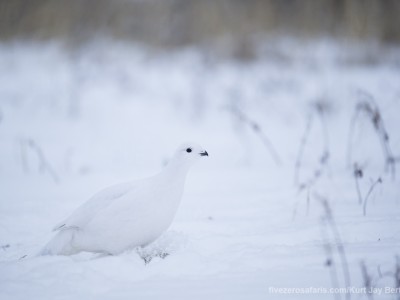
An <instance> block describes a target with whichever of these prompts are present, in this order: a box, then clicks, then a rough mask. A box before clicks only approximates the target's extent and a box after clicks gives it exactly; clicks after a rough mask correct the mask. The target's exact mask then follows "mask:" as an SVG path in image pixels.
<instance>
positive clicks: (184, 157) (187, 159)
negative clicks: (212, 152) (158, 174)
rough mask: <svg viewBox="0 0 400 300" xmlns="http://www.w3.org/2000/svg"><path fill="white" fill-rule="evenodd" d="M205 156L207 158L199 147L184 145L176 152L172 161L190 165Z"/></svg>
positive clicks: (192, 144) (206, 154) (204, 151)
mask: <svg viewBox="0 0 400 300" xmlns="http://www.w3.org/2000/svg"><path fill="white" fill-rule="evenodd" d="M205 156H208V153H207V151H206V150H204V149H203V148H202V147H201V146H200V145H198V144H196V143H185V144H183V145H181V146H180V147H179V148H178V150H176V152H175V155H174V160H175V161H176V162H179V163H180V164H185V165H191V164H193V163H194V162H195V161H197V160H199V159H200V158H202V157H205Z"/></svg>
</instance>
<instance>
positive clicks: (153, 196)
mask: <svg viewBox="0 0 400 300" xmlns="http://www.w3.org/2000/svg"><path fill="white" fill-rule="evenodd" d="M188 149H191V150H190V152H189V151H187V150H188ZM192 149H193V152H195V151H196V152H197V153H193V154H192V155H190V154H191V152H192ZM199 150H200V151H199ZM196 154H200V156H204V155H208V154H207V152H206V151H203V150H202V149H201V148H200V147H199V146H197V145H195V146H193V145H190V146H189V145H185V146H184V147H182V148H180V150H178V151H177V153H176V154H175V156H174V158H173V159H172V161H171V162H170V163H169V164H168V166H167V167H166V168H165V169H164V170H163V171H162V172H161V173H159V174H157V175H155V176H152V177H149V178H146V179H142V180H138V181H133V182H130V183H124V184H119V185H115V186H112V187H109V188H107V189H104V190H103V191H100V192H99V193H97V194H96V195H94V196H93V197H92V198H91V199H89V200H88V201H87V202H86V203H84V204H83V205H82V206H81V207H79V208H78V209H77V210H76V211H75V212H74V213H73V214H72V215H71V216H70V217H69V218H67V219H66V220H65V221H64V222H61V223H60V224H59V225H57V226H56V227H55V228H54V230H57V231H58V233H57V234H56V236H55V237H54V238H53V239H52V240H51V241H50V242H49V243H48V244H47V245H46V247H45V248H44V249H43V250H42V254H59V255H71V254H75V253H79V252H81V251H88V252H98V253H108V254H118V253H121V252H123V251H125V250H127V249H132V248H135V247H138V246H145V245H147V244H149V243H151V242H153V241H154V240H155V239H157V238H158V237H159V236H160V235H161V234H162V233H163V232H164V231H165V230H166V229H167V228H168V227H169V225H170V224H171V222H172V220H173V218H174V216H175V213H176V211H177V209H178V206H179V203H180V200H181V197H182V193H183V188H184V183H185V178H186V174H187V171H188V169H189V167H190V165H191V164H192V162H193V161H194V160H195V158H194V156H195V155H196ZM192 157H193V158H192Z"/></svg>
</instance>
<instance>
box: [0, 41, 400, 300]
mask: <svg viewBox="0 0 400 300" xmlns="http://www.w3.org/2000/svg"><path fill="white" fill-rule="evenodd" d="M266 45H267V46H265V47H264V48H262V49H260V53H261V57H260V58H259V59H257V60H255V61H251V62H232V61H229V60H224V59H217V58H215V57H212V56H207V55H204V54H200V53H198V52H196V51H195V50H190V49H189V50H185V51H180V52H173V53H159V52H156V51H154V50H149V49H145V48H143V47H138V46H132V45H126V44H118V43H113V44H110V43H99V44H97V43H94V44H89V45H88V46H86V47H83V48H82V49H80V50H79V51H67V50H65V48H63V47H62V46H61V45H59V44H46V45H38V44H29V43H12V44H2V45H0V117H1V119H0V299H28V298H29V299H147V298H149V299H269V298H270V299H281V298H285V299H299V298H304V299H334V297H336V299H338V298H342V299H345V298H346V296H351V297H352V298H353V299H360V298H361V299H362V298H367V297H368V296H370V295H368V294H366V293H365V292H363V290H362V288H363V287H365V286H366V285H367V286H368V284H366V282H368V278H370V279H371V283H370V284H371V286H372V287H375V288H376V290H374V295H373V296H374V297H375V298H379V297H380V298H385V299H396V297H397V299H398V298H399V297H400V293H399V290H397V294H396V293H393V292H394V291H393V290H390V291H389V290H388V289H389V288H396V287H397V288H399V287H400V286H399V285H400V279H399V277H400V258H398V261H397V269H396V255H400V251H399V246H400V215H399V212H400V199H399V197H400V190H399V182H400V180H399V177H400V174H396V176H395V177H394V178H393V176H392V175H391V173H390V172H385V170H384V166H385V157H384V152H383V151H382V149H383V146H382V145H389V147H390V150H391V151H392V152H393V156H394V158H395V159H398V157H399V156H400V131H399V128H400V80H399V79H400V50H399V49H396V48H380V47H378V46H377V45H358V46H357V45H356V46H350V45H346V44H340V43H335V42H332V41H319V42H312V43H308V44H304V43H303V44H301V43H299V42H296V41H280V42H277V43H274V44H273V46H271V44H268V43H267V44H266ZM380 51H381V52H380ZM372 99H373V100H372ZM360 102H361V103H364V104H365V103H368V104H369V105H370V108H371V109H372V114H373V115H374V116H375V119H374V120H375V122H378V119H379V122H378V123H376V124H378V126H377V127H374V126H373V124H372V123H373V122H372V121H371V116H370V115H368V113H367V109H364V110H360V112H361V113H360V114H359V115H358V117H357V118H356V119H355V120H356V121H355V122H354V126H353V128H354V130H353V131H352V134H350V131H351V130H350V128H352V127H351V120H352V118H353V116H354V113H355V109H356V105H357V103H360ZM374 105H376V106H377V107H378V108H379V117H380V118H379V117H377V116H378V114H377V112H378V111H377V110H376V107H375V106H374ZM364 108H365V107H364ZM374 109H375V111H374ZM381 120H383V122H384V123H380V122H381ZM382 124H384V126H385V128H386V131H387V133H388V135H389V141H386V142H385V141H384V142H383V144H382V143H381V141H380V139H379V135H378V134H377V132H378V130H376V129H377V128H378V129H379V130H381V127H380V126H381V125H382ZM307 128H309V130H307ZM381 132H382V131H381ZM349 135H350V136H351V145H352V146H351V157H350V159H351V165H353V164H354V163H357V164H358V165H359V166H360V168H361V169H362V173H363V176H362V177H359V178H357V182H358V184H359V188H360V193H361V200H362V201H365V199H366V198H367V204H366V206H365V209H366V215H365V216H364V214H363V205H364V203H362V204H359V198H358V194H357V188H356V178H355V177H354V175H353V173H354V172H353V171H354V170H353V167H352V166H351V167H349V164H348V140H349ZM302 140H303V143H302V142H301V141H302ZM185 141H196V142H199V143H200V144H201V145H202V146H203V147H204V148H205V149H206V150H207V151H208V153H209V154H210V157H209V158H208V159H206V160H202V161H201V162H200V163H199V164H198V165H197V166H196V167H194V168H193V169H192V170H191V172H190V174H189V177H188V178H187V184H186V189H185V194H184V198H183V201H182V205H181V207H180V209H179V212H178V214H177V216H176V219H175V221H174V223H173V224H172V226H171V228H170V229H169V230H168V232H167V233H166V234H165V235H164V236H163V237H161V238H160V239H159V240H158V241H156V242H155V243H154V245H151V246H149V247H148V248H147V249H145V250H144V251H150V252H151V251H153V250H157V249H162V250H165V251H167V252H168V253H169V254H170V255H169V256H167V257H166V258H165V259H161V258H159V257H155V258H154V259H153V260H152V261H151V262H150V263H149V264H145V263H144V261H143V260H142V259H141V258H140V257H139V255H138V254H137V252H136V251H130V252H127V253H124V254H122V255H119V256H107V257H99V255H93V254H88V253H82V254H79V255H75V256H72V257H62V256H60V257H57V256H43V257H37V256H35V254H36V253H37V252H38V251H39V250H40V248H41V247H42V246H43V245H44V244H45V243H46V242H47V241H48V239H49V238H50V237H51V236H52V233H51V228H52V227H53V226H54V225H55V224H56V223H57V222H59V221H60V220H61V219H63V218H65V217H67V216H68V215H69V214H70V213H71V212H72V211H73V210H74V209H75V208H76V207H77V206H79V205H80V204H81V203H82V202H84V201H85V200H86V199H88V197H90V196H91V195H92V194H93V193H95V192H97V191H98V190H99V189H101V188H103V187H106V186H108V185H112V184H114V183H118V182H123V181H126V180H129V179H135V178H141V177H144V176H148V175H151V174H153V173H155V172H158V171H159V170H160V169H161V168H162V167H163V166H164V165H165V164H166V162H167V161H168V157H169V155H171V154H172V152H173V151H174V149H175V148H176V147H177V146H178V145H179V144H181V143H183V142H185ZM301 145H303V146H304V147H302V146H301ZM271 147H272V149H271ZM299 148H301V149H302V150H301V151H300V155H299ZM274 151H275V152H276V153H275V156H274V154H273V153H274ZM324 154H325V155H324ZM326 154H328V155H326ZM296 161H299V162H300V167H299V168H298V169H297V170H298V171H296V168H295V165H296ZM397 167H398V168H400V165H397ZM296 173H297V175H296ZM296 178H297V183H296ZM378 178H381V179H382V183H377V184H376V185H375V186H374V188H373V189H372V191H371V193H370V194H369V195H368V191H369V189H370V188H371V186H372V184H373V183H374V182H376V181H377V180H378ZM302 185H303V186H306V187H305V188H303V189H301V188H300V186H302ZM325 200H326V201H327V202H324V201H325ZM324 203H327V205H328V206H329V208H330V210H328V211H327V210H324ZM330 212H331V215H330V214H329V213H330ZM25 255H26V256H25ZM22 257H24V258H22ZM363 263H364V265H365V267H366V273H365V272H364V273H363V272H362V264H363ZM347 270H348V273H347ZM396 270H397V272H398V273H397V276H398V277H397V282H396V278H395V276H396ZM366 279H367V280H366ZM346 286H348V287H349V291H350V293H348V294H346V293H344V292H343V291H342V292H337V293H329V292H328V291H327V290H323V289H325V288H326V289H329V288H331V287H346ZM276 288H304V289H307V288H308V290H300V291H297V292H296V291H295V292H293V291H292V293H285V291H282V290H281V291H280V292H279V291H277V290H276ZM312 288H314V289H319V291H316V290H310V289H312ZM381 288H382V289H381ZM385 288H386V290H385ZM286 292H290V291H287V290H286ZM379 292H381V294H380V295H379ZM389 292H390V293H389Z"/></svg>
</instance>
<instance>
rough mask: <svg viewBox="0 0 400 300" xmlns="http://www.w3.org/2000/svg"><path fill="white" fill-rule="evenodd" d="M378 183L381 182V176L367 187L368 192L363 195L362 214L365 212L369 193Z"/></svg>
mask: <svg viewBox="0 0 400 300" xmlns="http://www.w3.org/2000/svg"><path fill="white" fill-rule="evenodd" d="M380 183H382V178H380V177H379V178H378V179H377V180H376V181H375V182H374V183H372V185H371V186H370V187H369V190H368V193H367V194H366V195H365V199H364V206H363V212H364V216H365V215H366V214H367V202H368V199H369V196H370V195H371V193H372V191H373V190H374V188H375V187H376V186H377V185H378V184H380Z"/></svg>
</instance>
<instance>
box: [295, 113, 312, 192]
mask: <svg viewBox="0 0 400 300" xmlns="http://www.w3.org/2000/svg"><path fill="white" fill-rule="evenodd" d="M312 121H313V115H312V114H310V115H308V117H307V125H306V129H305V131H304V133H303V137H302V138H301V141H300V146H299V150H298V152H297V158H296V164H295V168H294V183H295V184H296V185H297V184H298V183H299V171H300V167H301V160H302V158H303V152H304V148H305V146H306V144H307V139H308V135H309V134H310V131H311V125H312Z"/></svg>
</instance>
